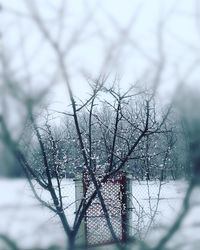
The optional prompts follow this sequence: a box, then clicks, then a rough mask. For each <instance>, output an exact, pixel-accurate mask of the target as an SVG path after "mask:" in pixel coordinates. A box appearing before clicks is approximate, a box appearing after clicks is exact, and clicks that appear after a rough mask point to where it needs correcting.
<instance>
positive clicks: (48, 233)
mask: <svg viewBox="0 0 200 250" xmlns="http://www.w3.org/2000/svg"><path fill="white" fill-rule="evenodd" d="M186 188H187V184H186V183H185V182H184V181H176V182H175V181H170V182H166V183H163V185H162V187H161V192H160V197H159V198H160V201H159V204H158V208H157V210H156V207H157V197H158V192H159V183H158V182H149V183H148V185H147V183H146V182H140V183H139V182H138V181H134V182H133V185H132V193H133V197H132V205H133V208H135V210H134V214H133V218H132V220H133V222H132V224H133V233H134V234H135V235H137V236H138V237H141V238H142V237H144V236H145V234H147V231H148V227H149V225H150V220H151V218H152V216H154V212H155V210H156V217H155V221H154V223H152V224H151V227H152V228H153V230H151V232H150V233H148V234H147V240H148V242H149V243H150V244H152V245H153V244H155V242H157V240H158V239H159V238H160V237H161V236H162V234H163V233H164V232H165V231H166V229H167V227H168V226H169V225H170V223H172V221H173V220H174V219H175V217H176V215H177V213H178V212H179V210H180V208H181V202H182V199H183V197H184V194H185V190H186ZM63 192H64V196H65V199H66V202H67V203H66V206H69V208H68V209H67V210H66V211H67V216H68V218H69V221H70V224H72V222H73V218H74V209H75V206H74V203H73V201H74V199H75V187H74V182H73V180H67V181H66V182H65V183H63ZM40 195H41V196H42V197H45V198H48V197H47V195H46V194H43V193H41V194H40ZM191 203H192V209H191V211H190V213H189V214H188V216H187V217H186V218H185V220H184V223H183V227H182V229H181V230H180V231H179V232H178V233H177V234H176V235H175V237H174V238H173V240H172V242H171V243H170V246H171V247H173V248H174V249H178V247H179V246H181V249H184V250H185V249H193V250H194V249H197V248H192V247H191V245H192V244H196V246H200V233H199V232H200V216H199V215H200V195H199V190H198V189H196V190H195V192H194V195H193V197H192V201H191ZM70 204H71V205H70ZM0 233H3V234H6V235H9V236H10V237H11V238H12V239H14V240H16V241H17V242H18V243H20V245H21V246H24V247H33V246H41V247H47V246H49V245H61V246H63V245H65V241H66V239H65V236H64V233H63V231H62V228H61V226H60V224H59V221H58V218H57V217H55V216H54V214H53V213H52V212H50V211H49V210H48V209H46V208H44V207H42V206H41V205H40V204H39V202H38V201H36V200H35V198H34V197H33V194H32V192H31V190H30V187H29V185H28V183H27V181H26V180H22V179H21V180H9V179H0ZM198 244H199V245H198ZM183 246H184V247H183Z"/></svg>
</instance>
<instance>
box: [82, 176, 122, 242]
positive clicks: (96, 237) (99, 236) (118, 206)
mask: <svg viewBox="0 0 200 250" xmlns="http://www.w3.org/2000/svg"><path fill="white" fill-rule="evenodd" d="M88 184H89V183H88ZM122 185H123V183H122V179H117V180H108V181H107V182H106V183H105V184H103V186H102V188H101V192H102V195H103V198H104V201H105V204H106V207H107V210H108V213H109V217H110V219H111V223H112V226H113V229H114V231H115V234H116V236H117V237H118V239H119V240H122V238H123V235H122V234H123V230H122V214H123V211H122V208H123V205H122V197H123V194H122V191H123V188H122ZM93 190H94V186H93V185H92V184H89V185H88V187H87V192H86V196H87V197H90V194H91V193H92V192H93ZM86 235H87V244H88V245H99V244H108V243H112V242H113V238H112V235H111V233H110V230H109V228H108V225H107V221H106V219H105V216H104V213H103V210H102V207H101V204H100V201H99V199H98V198H96V199H95V200H94V201H93V202H92V204H91V207H90V208H89V209H88V211H87V213H86Z"/></svg>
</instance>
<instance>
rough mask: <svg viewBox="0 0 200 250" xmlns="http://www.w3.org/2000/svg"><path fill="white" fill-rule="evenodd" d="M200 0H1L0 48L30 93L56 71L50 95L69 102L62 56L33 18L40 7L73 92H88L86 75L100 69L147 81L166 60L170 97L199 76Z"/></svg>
mask: <svg viewBox="0 0 200 250" xmlns="http://www.w3.org/2000/svg"><path fill="white" fill-rule="evenodd" d="M198 2H199V1H195V0H181V1H178V0H166V1H164V0H123V1H122V0H121V1H120V0H117V1H116V0H101V1H100V0H99V1H96V0H84V1H83V0H70V1H66V0H65V1H61V0H60V1H53V0H40V1H39V0H38V1H33V0H32V1H28V0H25V1H22V0H17V1H16V0H3V1H2V6H3V11H2V12H1V30H2V42H1V52H2V53H3V55H4V57H5V58H6V62H7V65H8V68H9V74H10V77H12V78H13V79H15V80H16V82H17V83H18V84H19V85H22V84H23V86H24V88H26V89H27V91H28V93H31V94H32V93H35V94H37V93H38V91H39V90H40V89H41V88H44V86H46V85H47V84H49V82H51V81H52V79H54V80H53V82H54V85H53V88H52V89H51V90H50V95H49V97H48V100H49V103H51V104H52V103H53V105H51V106H52V107H53V108H55V109H59V110H64V109H65V107H66V103H67V101H68V97H67V91H66V87H65V84H64V83H63V81H62V78H61V76H60V72H59V69H58V64H57V58H56V56H55V53H54V52H53V50H52V48H51V46H50V45H49V43H48V41H47V40H46V39H45V38H44V36H43V34H42V33H41V32H40V30H39V28H38V26H37V25H36V23H35V21H34V20H33V18H30V17H31V15H32V10H33V9H34V8H36V9H37V11H38V13H39V14H40V16H41V18H42V22H43V23H44V25H45V28H46V29H47V30H48V32H49V33H50V34H51V37H52V39H53V40H55V41H57V42H59V46H60V47H61V48H62V50H63V55H64V56H65V59H66V68H67V71H68V73H69V75H70V81H71V85H72V86H73V89H74V92H75V95H76V96H78V97H80V98H86V96H87V92H88V87H87V86H88V84H87V81H86V77H85V76H89V77H92V78H97V77H98V76H99V74H100V73H101V72H103V73H104V74H107V75H109V76H110V77H109V78H108V83H109V82H112V79H113V77H115V76H116V75H117V76H118V78H119V79H121V80H120V82H121V87H122V88H126V87H127V86H129V85H130V84H133V83H136V82H140V83H141V84H146V85H150V84H152V83H153V81H154V78H155V75H156V70H157V68H158V66H159V65H160V62H161V61H164V62H165V63H164V70H163V73H162V76H161V86H160V89H161V91H160V93H161V94H160V95H161V97H162V98H165V99H167V97H168V96H169V95H170V93H171V90H172V89H173V88H174V86H175V85H176V83H177V82H178V81H180V80H181V79H182V78H183V79H184V80H185V81H188V82H190V83H195V82H197V81H198V79H199V78H198V77H199V76H198V70H199V68H198V67H199V66H198V64H199V62H198V60H199V49H200V43H199V40H200V32H199V30H200V25H199V24H198V16H199V14H198V13H199V12H198V10H199V9H200V8H199V6H198ZM72 38H73V39H72ZM69 45H70V46H69ZM105 62H106V63H105ZM28 82H29V84H28ZM17 83H16V84H17Z"/></svg>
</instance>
